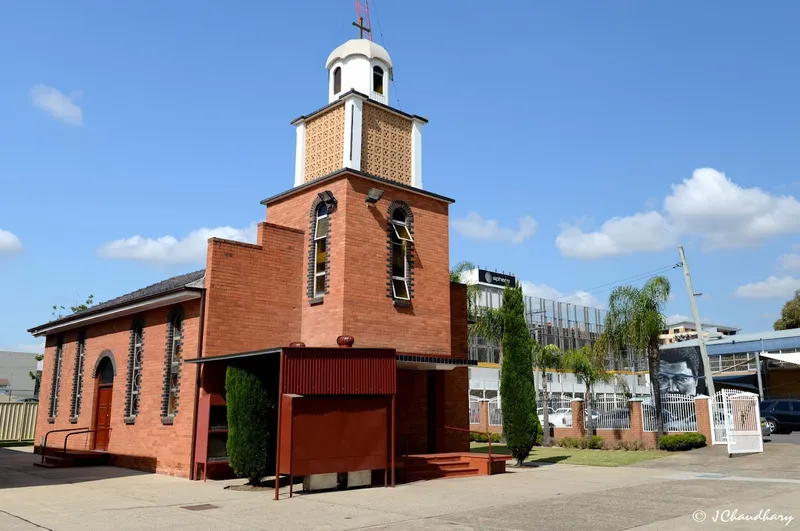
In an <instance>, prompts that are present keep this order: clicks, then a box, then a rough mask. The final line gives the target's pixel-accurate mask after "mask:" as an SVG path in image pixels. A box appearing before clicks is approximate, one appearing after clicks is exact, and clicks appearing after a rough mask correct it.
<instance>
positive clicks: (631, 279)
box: [556, 263, 681, 303]
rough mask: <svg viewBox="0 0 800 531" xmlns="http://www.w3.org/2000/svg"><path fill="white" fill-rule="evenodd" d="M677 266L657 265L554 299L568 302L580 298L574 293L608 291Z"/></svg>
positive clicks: (679, 265) (678, 264) (678, 265)
mask: <svg viewBox="0 0 800 531" xmlns="http://www.w3.org/2000/svg"><path fill="white" fill-rule="evenodd" d="M678 267H681V264H680V263H677V264H672V265H668V266H662V267H659V268H658V269H653V270H652V271H647V272H645V273H639V274H637V275H633V276H630V277H627V278H623V279H621V280H615V281H613V282H607V283H605V284H600V285H599V286H595V287H593V288H590V289H587V290H579V291H576V292H574V293H571V294H567V295H564V296H562V297H559V298H558V299H556V302H567V303H569V302H572V301H575V300H579V299H580V298H581V297H580V296H579V297H574V295H577V294H579V293H593V292H603V291H608V290H609V289H612V288H614V287H616V286H618V285H620V284H623V283H626V282H628V283H630V282H636V281H638V280H643V279H645V278H647V279H649V278H652V277H654V276H656V275H658V274H659V273H663V272H666V271H669V270H671V269H676V268H678ZM601 288H604V289H601ZM567 297H573V298H572V299H569V300H567V301H563V300H562V299H565V298H567Z"/></svg>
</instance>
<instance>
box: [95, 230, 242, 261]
mask: <svg viewBox="0 0 800 531" xmlns="http://www.w3.org/2000/svg"><path fill="white" fill-rule="evenodd" d="M256 232H257V228H256V224H255V223H253V224H251V225H250V226H248V227H244V228H241V229H237V228H233V227H217V228H213V229H207V228H201V229H196V230H193V231H192V232H190V233H189V234H188V235H187V236H186V237H185V238H183V239H180V240H179V239H177V238H175V237H174V236H161V237H160V238H145V237H143V236H139V235H138V234H137V235H136V236H131V237H130V238H124V239H121V240H114V241H112V242H109V243H106V244H105V245H103V246H102V247H100V249H98V251H97V253H98V254H99V255H100V256H101V257H103V258H110V259H118V260H136V261H140V262H148V263H151V264H156V265H166V264H185V263H203V262H205V259H206V249H207V242H208V239H209V238H213V237H215V238H223V239H226V240H235V241H240V242H249V243H252V242H254V241H255V240H256Z"/></svg>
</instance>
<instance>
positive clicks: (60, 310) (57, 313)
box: [51, 293, 94, 319]
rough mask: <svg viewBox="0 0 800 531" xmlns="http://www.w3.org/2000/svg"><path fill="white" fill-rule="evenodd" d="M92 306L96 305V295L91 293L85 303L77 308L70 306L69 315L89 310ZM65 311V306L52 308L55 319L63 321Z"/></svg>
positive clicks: (79, 304)
mask: <svg viewBox="0 0 800 531" xmlns="http://www.w3.org/2000/svg"><path fill="white" fill-rule="evenodd" d="M92 304H94V295H92V294H91V293H90V294H89V296H88V297H86V301H85V302H81V303H78V304H76V305H75V306H70V307H69V313H71V314H72V313H78V312H82V311H85V310H88V309H89V307H90V306H91V305H92ZM64 310H66V308H65V307H64V306H62V305H60V304H54V305H53V307H52V308H51V311H52V314H53V319H61V318H62V317H64Z"/></svg>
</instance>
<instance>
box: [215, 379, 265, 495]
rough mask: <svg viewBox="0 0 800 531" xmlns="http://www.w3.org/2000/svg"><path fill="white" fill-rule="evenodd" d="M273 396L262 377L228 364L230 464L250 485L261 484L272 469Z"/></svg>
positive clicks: (227, 398) (227, 390) (227, 393)
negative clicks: (270, 453)
mask: <svg viewBox="0 0 800 531" xmlns="http://www.w3.org/2000/svg"><path fill="white" fill-rule="evenodd" d="M271 396H272V395H271V394H270V393H269V392H268V388H267V384H266V381H265V379H264V378H263V377H261V376H260V375H258V374H256V373H254V372H252V371H249V370H247V369H244V368H241V367H234V366H230V367H228V369H227V372H226V374H225V400H226V402H227V406H228V443H227V451H228V463H229V464H230V467H231V468H232V469H233V471H234V473H235V474H236V475H237V476H239V477H246V478H248V480H249V483H250V484H251V485H255V484H258V483H259V482H260V481H261V478H262V477H264V476H266V475H267V474H268V472H269V470H270V464H271V463H270V455H269V448H270V437H272V435H273V434H272V433H270V419H271V416H272V413H273V409H274V406H275V405H274V404H273V401H272V399H271ZM273 458H274V456H273Z"/></svg>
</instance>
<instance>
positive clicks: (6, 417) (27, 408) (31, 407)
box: [0, 402, 39, 441]
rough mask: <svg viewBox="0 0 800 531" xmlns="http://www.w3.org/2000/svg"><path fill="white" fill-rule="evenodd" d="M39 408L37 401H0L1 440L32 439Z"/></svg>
mask: <svg viewBox="0 0 800 531" xmlns="http://www.w3.org/2000/svg"><path fill="white" fill-rule="evenodd" d="M38 410H39V404H37V403H35V402H29V403H23V402H4V403H0V441H28V440H32V439H33V432H34V430H35V429H36V413H37V411H38Z"/></svg>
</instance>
